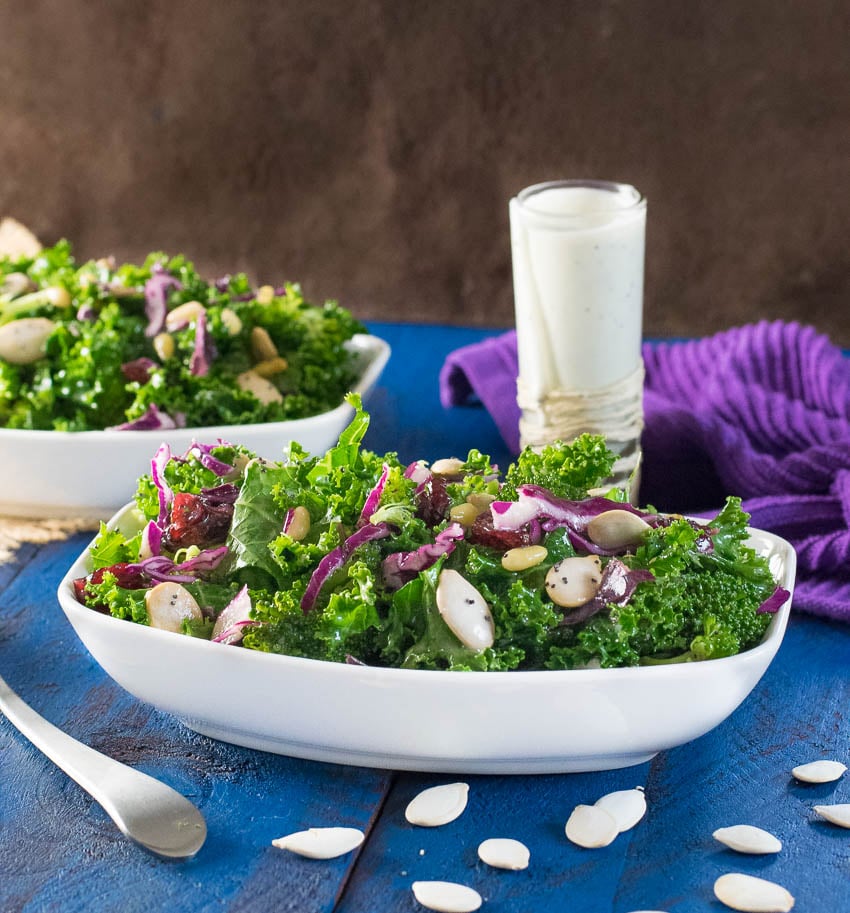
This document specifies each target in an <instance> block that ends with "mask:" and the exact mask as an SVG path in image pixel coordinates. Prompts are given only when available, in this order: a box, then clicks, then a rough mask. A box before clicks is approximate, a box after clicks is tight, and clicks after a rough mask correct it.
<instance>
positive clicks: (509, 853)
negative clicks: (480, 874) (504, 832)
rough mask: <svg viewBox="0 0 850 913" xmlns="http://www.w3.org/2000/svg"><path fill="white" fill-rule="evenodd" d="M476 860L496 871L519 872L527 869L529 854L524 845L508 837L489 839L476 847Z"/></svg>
mask: <svg viewBox="0 0 850 913" xmlns="http://www.w3.org/2000/svg"><path fill="white" fill-rule="evenodd" d="M478 858H479V859H480V860H481V861H482V862H486V863H487V865H491V866H493V868H496V869H508V870H510V871H512V872H519V871H520V870H522V869H527V868H528V861H529V859H530V858H531V853H529V851H528V847H527V846H526V845H525V844H524V843H520V841H519V840H512V839H511V838H509V837H490V839H489V840H485V841H483V843H481V844H480V845H479V847H478Z"/></svg>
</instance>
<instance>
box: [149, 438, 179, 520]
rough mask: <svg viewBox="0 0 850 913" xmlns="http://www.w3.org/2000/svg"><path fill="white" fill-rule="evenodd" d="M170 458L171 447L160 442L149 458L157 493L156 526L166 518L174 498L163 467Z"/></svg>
mask: <svg viewBox="0 0 850 913" xmlns="http://www.w3.org/2000/svg"><path fill="white" fill-rule="evenodd" d="M170 459H171V448H170V447H169V446H168V444H161V445H160V447H159V449H158V450H157V452H156V453H155V454H154V457H153V459H152V460H151V479H152V480H153V484H154V485H155V486H156V490H157V494H158V495H159V516H158V517H157V526H159V527H162V526H163V524H164V523H165V522H166V520H168V509H169V507H170V506H171V502H172V501H173V500H174V492H173V491H172V490H171V486H170V485H169V484H168V482H166V481H165V467H166V465H167V464H168V461H169V460H170Z"/></svg>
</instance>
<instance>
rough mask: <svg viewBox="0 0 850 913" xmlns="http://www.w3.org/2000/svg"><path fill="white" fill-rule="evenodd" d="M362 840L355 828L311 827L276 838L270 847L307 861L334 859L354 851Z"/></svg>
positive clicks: (361, 835)
mask: <svg viewBox="0 0 850 913" xmlns="http://www.w3.org/2000/svg"><path fill="white" fill-rule="evenodd" d="M363 838H364V834H363V831H361V830H358V829H357V828H356V827H311V828H309V830H306V831H296V832H295V833H294V834H287V835H286V836H285V837H278V838H277V840H272V846H276V847H277V848H278V849H280V850H289V851H290V852H291V853H297V854H298V855H299V856H306V857H307V858H308V859H335V858H336V857H337V856H343V855H345V853H350V852H351V851H352V850H356V849H357V847H358V846H360V844H361V843H363Z"/></svg>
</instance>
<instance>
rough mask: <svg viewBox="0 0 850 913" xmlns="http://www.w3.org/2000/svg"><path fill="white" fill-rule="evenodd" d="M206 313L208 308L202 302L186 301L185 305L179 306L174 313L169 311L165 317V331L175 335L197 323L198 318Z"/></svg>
mask: <svg viewBox="0 0 850 913" xmlns="http://www.w3.org/2000/svg"><path fill="white" fill-rule="evenodd" d="M205 311H206V308H205V307H204V306H203V305H202V304H201V302H200V301H186V302H185V303H184V304H178V305H177V307H176V308H174V310H173V311H169V312H168V313H167V314H166V315H165V329H166V330H168V331H169V332H171V333H173V332H174V331H175V330H179V329H181V328H182V327H185V326H187V325H188V324H190V323H192V322H193V321H196V320H197V319H198V316H199V315H200V314H203V313H204V312H205Z"/></svg>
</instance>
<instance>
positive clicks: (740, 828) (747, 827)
mask: <svg viewBox="0 0 850 913" xmlns="http://www.w3.org/2000/svg"><path fill="white" fill-rule="evenodd" d="M711 836H712V837H714V839H715V840H719V841H720V843H722V844H723V845H724V846H728V847H729V849H731V850H737V851H738V852H739V853H751V854H753V855H758V854H760V853H778V852H779V851H780V850H781V849H782V841H781V840H779V839H778V838H777V837H774V836H773V834H771V833H770V832H769V831H765V830H762V829H761V828H760V827H753V826H752V825H751V824H734V825H732V826H731V827H720V828H718V829H717V830H716V831H715V832H714V833H713V834H712V835H711Z"/></svg>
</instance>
